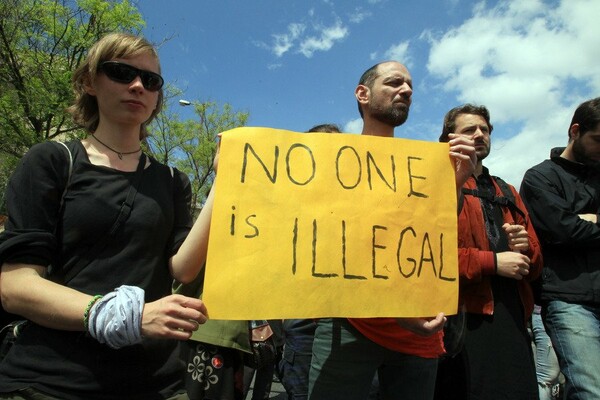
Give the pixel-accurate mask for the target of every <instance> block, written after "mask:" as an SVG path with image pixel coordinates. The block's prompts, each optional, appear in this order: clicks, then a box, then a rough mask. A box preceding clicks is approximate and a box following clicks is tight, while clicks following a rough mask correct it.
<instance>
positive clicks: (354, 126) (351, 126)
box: [342, 118, 363, 133]
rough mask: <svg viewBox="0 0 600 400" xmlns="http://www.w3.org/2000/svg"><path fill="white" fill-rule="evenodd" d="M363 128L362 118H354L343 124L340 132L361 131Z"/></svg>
mask: <svg viewBox="0 0 600 400" xmlns="http://www.w3.org/2000/svg"><path fill="white" fill-rule="evenodd" d="M362 128H363V120H362V118H356V119H353V120H350V121H348V122H346V123H345V124H344V126H343V127H342V132H345V133H361V132H362Z"/></svg>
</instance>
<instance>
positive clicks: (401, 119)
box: [371, 104, 408, 127]
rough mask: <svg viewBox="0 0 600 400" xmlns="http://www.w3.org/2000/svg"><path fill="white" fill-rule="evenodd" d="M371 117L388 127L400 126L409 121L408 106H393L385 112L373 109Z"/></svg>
mask: <svg viewBox="0 0 600 400" xmlns="http://www.w3.org/2000/svg"><path fill="white" fill-rule="evenodd" d="M371 116H372V117H373V118H375V119H376V120H378V121H380V122H383V123H384V124H386V125H390V126H393V127H396V126H400V125H402V124H403V123H405V122H406V120H407V119H408V106H405V107H397V106H396V107H394V105H393V104H392V105H391V106H390V107H388V108H387V109H385V110H381V109H379V108H373V109H371Z"/></svg>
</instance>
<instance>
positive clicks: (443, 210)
mask: <svg viewBox="0 0 600 400" xmlns="http://www.w3.org/2000/svg"><path fill="white" fill-rule="evenodd" d="M454 182H455V180H454V172H453V169H452V164H451V161H450V159H449V156H448V145H447V144H440V143H429V142H422V141H414V140H405V139H397V138H380V137H372V136H361V135H351V134H328V133H310V134H305V133H294V132H289V131H282V130H275V129H267V128H238V129H234V130H231V131H227V132H225V133H224V134H223V135H222V139H221V152H220V157H219V172H218V178H217V180H216V183H215V184H216V188H215V190H216V197H215V205H214V210H213V215H212V223H211V230H210V242H209V252H208V261H207V270H206V278H205V285H204V295H203V299H204V301H205V302H206V305H207V307H208V310H209V315H210V317H211V318H215V319H276V318H311V317H326V316H330V317H335V316H339V317H342V316H343V317H401V316H433V315H436V314H437V313H438V312H440V311H443V312H445V313H447V314H452V313H455V312H456V304H457V294H458V280H457V237H456V190H455V183H454Z"/></svg>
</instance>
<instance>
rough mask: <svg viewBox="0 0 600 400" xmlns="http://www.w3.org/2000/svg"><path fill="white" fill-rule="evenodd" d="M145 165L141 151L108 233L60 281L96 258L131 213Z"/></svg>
mask: <svg viewBox="0 0 600 400" xmlns="http://www.w3.org/2000/svg"><path fill="white" fill-rule="evenodd" d="M145 166H146V155H145V154H144V153H142V155H141V157H140V161H139V163H138V166H137V170H136V172H135V176H134V178H133V182H132V184H131V186H129V191H128V192H127V197H126V198H125V201H124V202H123V204H122V205H121V209H120V210H119V215H117V218H116V219H115V222H114V223H113V225H112V227H111V228H110V229H109V230H108V233H107V234H105V235H102V236H101V238H100V239H99V240H97V241H96V242H95V243H94V245H93V246H92V247H90V248H89V249H88V250H87V251H86V252H85V253H84V254H83V255H82V256H81V257H79V259H78V260H77V262H76V263H75V265H73V266H72V267H71V268H69V270H68V271H66V273H64V276H63V279H62V283H63V284H65V285H66V284H67V283H69V282H70V281H71V279H73V278H74V277H75V276H77V274H79V273H80V272H81V271H82V270H83V269H84V268H85V267H86V266H87V265H88V264H89V263H90V262H92V260H93V259H94V258H96V257H97V256H98V255H99V254H100V253H101V252H102V250H104V248H105V247H106V245H107V244H108V243H109V241H110V239H111V238H112V237H113V236H114V235H115V234H116V233H117V232H118V230H119V228H120V227H121V226H122V225H123V222H125V221H126V220H127V218H129V214H131V209H132V208H133V201H134V200H135V196H136V195H137V191H138V187H139V185H140V182H141V181H142V174H143V172H144V168H145Z"/></svg>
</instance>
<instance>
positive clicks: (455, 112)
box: [439, 103, 494, 142]
mask: <svg viewBox="0 0 600 400" xmlns="http://www.w3.org/2000/svg"><path fill="white" fill-rule="evenodd" d="M460 114H472V115H479V116H480V117H483V119H485V122H486V124H487V126H488V127H489V128H490V134H491V133H492V130H493V129H494V126H493V125H492V123H491V122H490V112H489V111H488V109H487V108H486V107H485V106H478V105H475V104H470V103H467V104H463V105H462V106H458V107H454V108H453V109H452V110H450V111H448V112H447V113H446V116H445V117H444V126H443V127H442V134H441V135H440V139H439V141H440V142H447V141H448V140H449V139H448V134H449V133H453V132H454V131H455V130H456V117H458V116H459V115H460Z"/></svg>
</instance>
